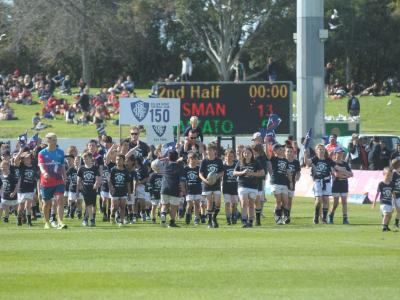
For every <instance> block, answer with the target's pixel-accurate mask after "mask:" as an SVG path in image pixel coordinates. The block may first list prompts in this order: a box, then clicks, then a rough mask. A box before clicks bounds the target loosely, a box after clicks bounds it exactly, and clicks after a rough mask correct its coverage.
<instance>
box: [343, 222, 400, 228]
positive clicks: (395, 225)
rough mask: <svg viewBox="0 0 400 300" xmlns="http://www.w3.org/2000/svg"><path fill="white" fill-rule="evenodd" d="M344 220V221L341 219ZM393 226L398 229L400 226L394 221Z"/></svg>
mask: <svg viewBox="0 0 400 300" xmlns="http://www.w3.org/2000/svg"><path fill="white" fill-rule="evenodd" d="M343 222H344V221H343ZM347 224H348V221H347ZM394 227H395V228H396V229H399V228H400V227H399V224H396V223H394Z"/></svg>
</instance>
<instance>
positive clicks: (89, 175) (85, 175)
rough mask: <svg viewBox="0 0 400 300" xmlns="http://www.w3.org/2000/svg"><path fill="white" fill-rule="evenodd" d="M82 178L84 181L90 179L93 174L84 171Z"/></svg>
mask: <svg viewBox="0 0 400 300" xmlns="http://www.w3.org/2000/svg"><path fill="white" fill-rule="evenodd" d="M83 178H84V179H85V180H86V181H91V180H92V179H93V178H94V175H93V173H92V172H86V173H85V174H84V175H83Z"/></svg>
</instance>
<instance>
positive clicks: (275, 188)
mask: <svg viewBox="0 0 400 300" xmlns="http://www.w3.org/2000/svg"><path fill="white" fill-rule="evenodd" d="M271 188H272V192H273V193H274V194H284V195H287V194H288V191H289V189H288V187H287V185H283V184H273V185H272V187H271Z"/></svg>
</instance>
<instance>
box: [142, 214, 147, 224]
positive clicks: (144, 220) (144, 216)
mask: <svg viewBox="0 0 400 300" xmlns="http://www.w3.org/2000/svg"><path fill="white" fill-rule="evenodd" d="M142 221H143V222H146V215H145V214H142Z"/></svg>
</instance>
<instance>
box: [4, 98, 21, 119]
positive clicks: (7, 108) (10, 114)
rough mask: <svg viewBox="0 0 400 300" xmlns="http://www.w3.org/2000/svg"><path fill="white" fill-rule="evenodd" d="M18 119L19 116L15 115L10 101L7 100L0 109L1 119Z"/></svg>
mask: <svg viewBox="0 0 400 300" xmlns="http://www.w3.org/2000/svg"><path fill="white" fill-rule="evenodd" d="M17 119H18V118H17V117H15V116H14V110H13V109H12V108H11V105H10V102H9V101H5V102H4V105H3V107H2V108H1V109H0V120H1V121H10V120H17Z"/></svg>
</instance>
